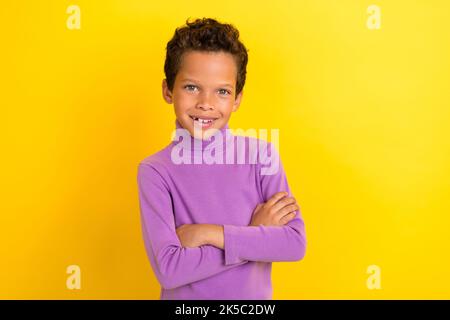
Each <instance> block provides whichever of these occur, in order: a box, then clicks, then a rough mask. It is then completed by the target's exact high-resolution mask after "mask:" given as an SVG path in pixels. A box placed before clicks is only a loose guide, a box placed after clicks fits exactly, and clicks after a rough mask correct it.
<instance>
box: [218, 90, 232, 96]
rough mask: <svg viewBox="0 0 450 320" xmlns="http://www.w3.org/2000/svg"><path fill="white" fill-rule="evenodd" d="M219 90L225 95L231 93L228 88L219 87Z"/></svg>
mask: <svg viewBox="0 0 450 320" xmlns="http://www.w3.org/2000/svg"><path fill="white" fill-rule="evenodd" d="M219 92H220V94H223V95H229V94H231V92H230V91H228V90H226V89H219Z"/></svg>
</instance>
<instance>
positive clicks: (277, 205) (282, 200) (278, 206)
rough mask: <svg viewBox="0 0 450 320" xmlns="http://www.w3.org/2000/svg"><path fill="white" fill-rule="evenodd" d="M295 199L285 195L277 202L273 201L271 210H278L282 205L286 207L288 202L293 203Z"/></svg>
mask: <svg viewBox="0 0 450 320" xmlns="http://www.w3.org/2000/svg"><path fill="white" fill-rule="evenodd" d="M296 201H297V200H295V198H294V197H286V198H284V199H281V200H280V201H278V202H277V203H275V204H274V205H273V207H272V210H273V212H278V211H280V210H281V209H282V208H283V207H286V206H288V205H290V204H295V203H296Z"/></svg>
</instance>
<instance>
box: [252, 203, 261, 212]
mask: <svg viewBox="0 0 450 320" xmlns="http://www.w3.org/2000/svg"><path fill="white" fill-rule="evenodd" d="M262 205H263V204H262V203H258V205H257V206H256V208H255V210H253V213H256V212H258V211H259V209H260V208H261V207H262Z"/></svg>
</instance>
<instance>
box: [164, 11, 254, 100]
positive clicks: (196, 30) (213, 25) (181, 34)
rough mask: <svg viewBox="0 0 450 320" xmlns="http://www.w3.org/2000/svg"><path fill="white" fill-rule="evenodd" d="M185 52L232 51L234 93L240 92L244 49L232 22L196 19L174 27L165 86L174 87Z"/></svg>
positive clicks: (165, 70)
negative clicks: (235, 69)
mask: <svg viewBox="0 0 450 320" xmlns="http://www.w3.org/2000/svg"><path fill="white" fill-rule="evenodd" d="M188 51H213V52H218V51H223V52H228V53H231V54H232V55H233V57H234V59H235V61H236V66H237V70H238V71H237V79H236V96H237V95H238V94H239V93H240V92H241V91H242V89H243V88H244V84H245V76H246V73H247V62H248V55H247V51H249V50H247V48H246V47H245V46H244V44H243V43H242V42H241V41H240V40H239V31H238V30H237V29H236V28H235V27H234V26H233V25H232V24H226V23H220V22H218V21H217V20H215V19H212V18H202V19H196V20H195V21H193V22H189V18H188V19H187V20H186V25H185V26H182V27H179V28H177V29H176V30H175V34H174V35H173V37H172V39H171V40H170V41H169V42H168V43H167V47H166V61H165V63H164V73H165V75H166V81H167V86H168V88H169V90H170V91H172V90H173V86H174V83H175V77H176V75H177V73H178V71H179V69H180V66H181V61H182V56H183V54H184V53H186V52H188Z"/></svg>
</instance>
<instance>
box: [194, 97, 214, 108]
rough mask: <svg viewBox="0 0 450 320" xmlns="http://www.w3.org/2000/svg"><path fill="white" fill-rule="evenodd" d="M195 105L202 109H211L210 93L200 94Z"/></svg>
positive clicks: (212, 106) (212, 105)
mask: <svg viewBox="0 0 450 320" xmlns="http://www.w3.org/2000/svg"><path fill="white" fill-rule="evenodd" d="M196 107H197V108H198V109H202V110H213V109H214V104H213V103H212V101H211V97H210V95H209V94H208V93H202V94H200V95H199V99H198V102H197V106H196Z"/></svg>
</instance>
